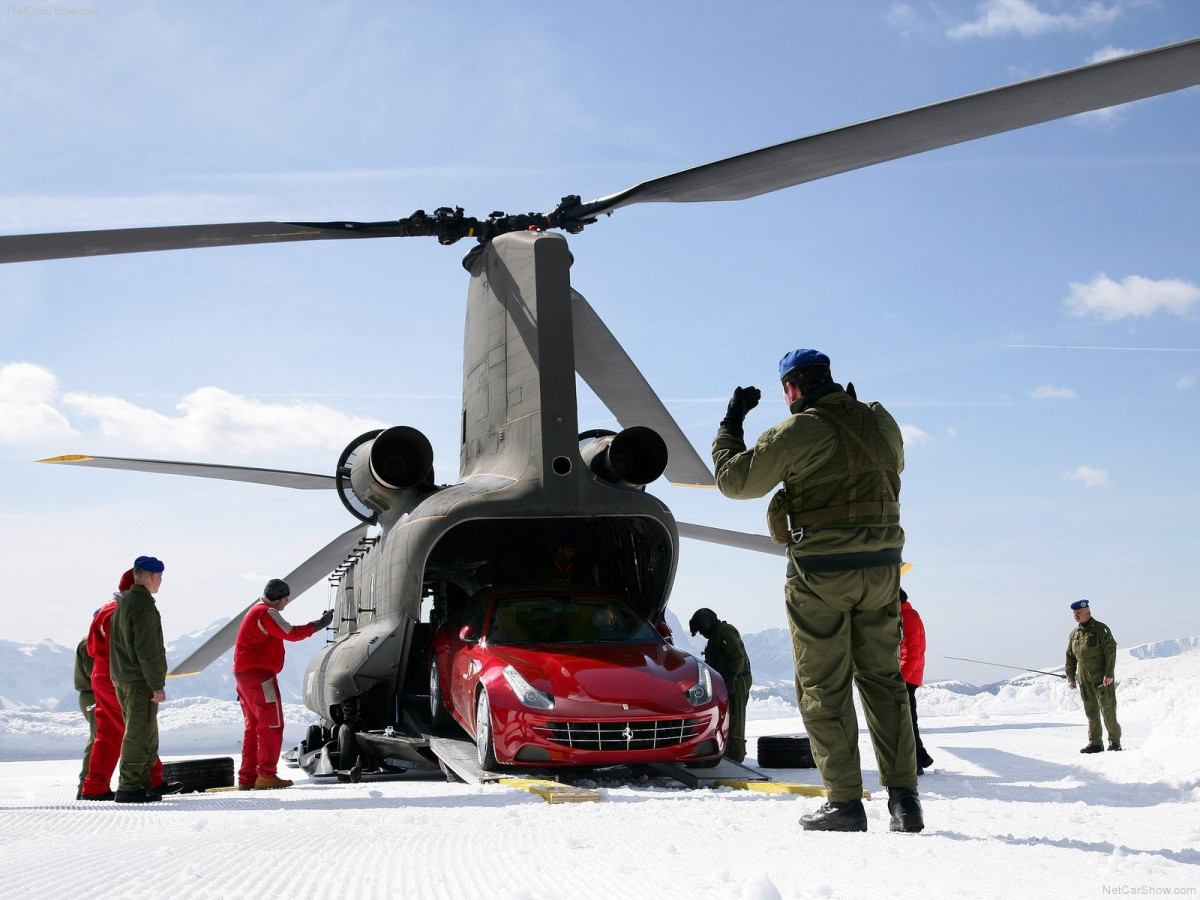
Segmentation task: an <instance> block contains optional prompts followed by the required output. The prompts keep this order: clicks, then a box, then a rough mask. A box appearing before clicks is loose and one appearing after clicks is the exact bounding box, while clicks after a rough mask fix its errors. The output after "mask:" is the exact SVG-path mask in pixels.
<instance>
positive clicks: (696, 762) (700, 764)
mask: <svg viewBox="0 0 1200 900" xmlns="http://www.w3.org/2000/svg"><path fill="white" fill-rule="evenodd" d="M724 758H725V757H723V756H714V757H713V758H712V759H693V760H692V761H691V762H689V763H688V764H687V767H688V768H689V769H715V768H716V767H717V766H719V765H720V764H721V760H723V759H724Z"/></svg>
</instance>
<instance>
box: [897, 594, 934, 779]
mask: <svg viewBox="0 0 1200 900" xmlns="http://www.w3.org/2000/svg"><path fill="white" fill-rule="evenodd" d="M900 677H901V678H903V679H904V683H905V685H906V686H907V687H908V711H909V712H910V713H912V726H913V740H915V741H916V745H917V774H918V775H924V774H925V770H926V769H928V768H929V767H930V766H932V765H933V757H932V756H930V755H929V753H928V752H927V751H926V750H925V744H924V742H922V740H921V729H920V728H918V727H917V688H919V687H920V686H921V684H922V683H923V682H924V681H925V623H924V622H922V621H921V616H920V615H919V614H918V613H917V611H916V610H915V609H913V605H912V604H911V603H909V602H908V593H907V592H906V591H905V590H904V588H901V589H900Z"/></svg>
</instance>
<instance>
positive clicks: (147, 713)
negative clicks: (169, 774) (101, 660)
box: [108, 584, 167, 791]
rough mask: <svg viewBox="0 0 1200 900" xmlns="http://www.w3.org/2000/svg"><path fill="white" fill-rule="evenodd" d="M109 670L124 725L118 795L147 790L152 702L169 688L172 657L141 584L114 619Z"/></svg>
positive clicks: (154, 748) (154, 726)
mask: <svg viewBox="0 0 1200 900" xmlns="http://www.w3.org/2000/svg"><path fill="white" fill-rule="evenodd" d="M108 664H109V671H110V674H111V675H112V681H113V686H114V687H115V688H116V691H117V700H118V702H119V703H120V704H121V715H122V716H123V717H124V719H125V738H124V740H122V741H121V773H120V778H119V780H118V783H117V790H118V791H137V790H148V789H149V788H150V769H151V767H152V766H153V765H154V761H155V760H156V759H158V704H157V703H155V702H153V700H152V699H151V697H152V695H153V694H154V692H155V691H161V690H162V689H163V685H165V684H166V678H167V651H166V647H165V645H164V644H163V636H162V618H161V616H159V614H158V607H157V606H155V604H154V596H153V595H152V594H151V593H150V592H149V591H148V590H146V588H145V587H143V586H142V585H140V584H135V585H134V586H133V587H132V588H130V590H129V593H128V594H126V595H125V596H124V598H122V600H121V602H120V603H118V604H117V610H116V612H114V613H113V617H112V624H111V626H110V632H109V658H108Z"/></svg>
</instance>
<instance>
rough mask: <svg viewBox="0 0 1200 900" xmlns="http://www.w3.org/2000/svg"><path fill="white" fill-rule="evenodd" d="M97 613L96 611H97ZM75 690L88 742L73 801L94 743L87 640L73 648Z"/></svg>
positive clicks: (78, 793)
mask: <svg viewBox="0 0 1200 900" xmlns="http://www.w3.org/2000/svg"><path fill="white" fill-rule="evenodd" d="M97 611H98V610H97ZM93 615H94V614H93ZM75 690H77V691H79V711H80V712H81V713H83V718H84V719H86V720H87V723H88V740H87V744H86V746H84V748H83V768H82V769H80V770H79V788H78V789H77V790H76V791H75V799H76V800H82V799H83V781H84V779H85V778H87V773H88V765H89V764H90V763H91V761H92V746H93V745H94V744H95V743H96V694H95V693H94V692H93V691H92V658H91V657H90V656H88V652H87V638H84V639H83V640H81V641H80V642H79V645H78V646H77V647H76V648H75Z"/></svg>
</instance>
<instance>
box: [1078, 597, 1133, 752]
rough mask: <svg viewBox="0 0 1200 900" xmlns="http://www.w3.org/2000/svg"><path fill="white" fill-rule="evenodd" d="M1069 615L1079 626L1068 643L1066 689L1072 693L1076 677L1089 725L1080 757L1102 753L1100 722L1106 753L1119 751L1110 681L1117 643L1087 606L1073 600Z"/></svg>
mask: <svg viewBox="0 0 1200 900" xmlns="http://www.w3.org/2000/svg"><path fill="white" fill-rule="evenodd" d="M1071 612H1072V615H1074V617H1075V621H1076V622H1077V623H1078V624H1077V625H1076V626H1075V630H1074V631H1072V632H1071V636H1070V638H1069V639H1068V640H1067V672H1066V674H1067V687H1069V688H1070V689H1071V690H1075V682H1076V675H1078V680H1079V696H1080V697H1082V698H1083V711H1084V713H1085V714H1086V715H1087V721H1088V742H1087V745H1086V746H1085V747H1084V748H1083V749H1082V750H1080V751H1079V752H1080V753H1103V752H1104V744H1103V743H1101V740H1102V739H1103V737H1104V732H1103V731H1101V730H1100V718H1101V716H1103V717H1104V726H1105V727H1106V728H1107V729H1108V749H1109V750H1120V749H1121V724H1120V723H1119V722H1118V721H1117V695H1116V688H1115V686H1114V681H1113V679H1114V678H1115V676H1116V665H1117V641H1116V638H1114V637H1113V636H1112V632H1111V631H1109V630H1108V626H1107V625H1105V624H1104V623H1103V622H1097V621H1096V620H1095V619H1093V618H1092V610H1091V606H1090V604H1089V603H1088V602H1087V601H1086V600H1076V601H1075V602H1074V603H1072V604H1071Z"/></svg>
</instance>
